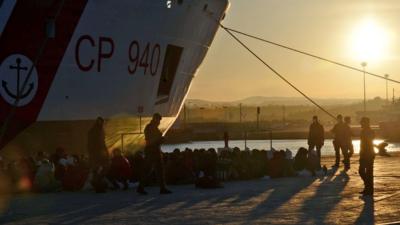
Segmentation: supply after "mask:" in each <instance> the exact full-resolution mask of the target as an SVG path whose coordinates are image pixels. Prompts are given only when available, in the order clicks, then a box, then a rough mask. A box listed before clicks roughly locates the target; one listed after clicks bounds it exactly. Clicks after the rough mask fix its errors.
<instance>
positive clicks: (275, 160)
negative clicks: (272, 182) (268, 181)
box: [268, 151, 285, 178]
mask: <svg viewBox="0 0 400 225" xmlns="http://www.w3.org/2000/svg"><path fill="white" fill-rule="evenodd" d="M284 161H285V158H284V157H283V155H282V154H281V153H280V152H278V151H275V152H274V156H273V157H272V159H271V160H270V161H269V168H268V171H269V176H270V177H271V178H280V177H283V176H284V163H285V162H284Z"/></svg>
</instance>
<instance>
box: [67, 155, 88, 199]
mask: <svg viewBox="0 0 400 225" xmlns="http://www.w3.org/2000/svg"><path fill="white" fill-rule="evenodd" d="M88 176H89V169H88V168H87V167H86V166H85V165H84V164H82V163H81V161H80V159H79V157H78V156H76V155H74V156H68V157H67V160H66V170H65V174H64V177H63V179H62V186H63V189H64V190H66V191H79V190H81V189H82V188H83V186H84V185H85V182H86V180H87V178H88Z"/></svg>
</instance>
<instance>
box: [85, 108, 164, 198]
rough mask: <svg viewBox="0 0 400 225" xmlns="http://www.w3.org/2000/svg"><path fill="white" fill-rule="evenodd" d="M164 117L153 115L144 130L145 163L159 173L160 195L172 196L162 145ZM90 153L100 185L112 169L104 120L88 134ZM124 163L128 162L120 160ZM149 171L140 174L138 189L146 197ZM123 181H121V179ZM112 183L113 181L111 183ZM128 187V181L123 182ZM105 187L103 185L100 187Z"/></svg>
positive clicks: (98, 121)
mask: <svg viewBox="0 0 400 225" xmlns="http://www.w3.org/2000/svg"><path fill="white" fill-rule="evenodd" d="M161 119H162V117H161V115H160V114H159V113H156V114H154V115H153V118H152V120H151V121H150V123H149V124H147V126H146V128H145V129H144V135H145V140H146V146H145V149H144V158H143V159H144V161H145V164H146V167H148V168H150V169H155V172H156V173H157V176H158V180H159V184H160V194H170V193H171V191H170V190H168V189H167V188H166V184H165V171H164V163H163V154H162V151H161V144H162V143H163V141H164V137H163V135H162V133H161V131H160V130H159V128H158V126H159V125H160V121H161ZM88 153H89V160H90V166H91V168H92V171H93V174H94V175H95V176H96V177H98V179H97V180H99V182H98V183H100V184H101V183H102V182H101V180H103V178H104V177H106V174H107V172H106V171H108V170H109V167H110V161H109V158H110V157H109V154H108V150H107V147H106V144H105V133H104V119H103V118H101V117H99V118H97V120H96V122H95V124H94V126H93V127H92V128H91V129H90V130H89V133H88ZM119 161H120V162H124V161H126V160H119ZM118 164H119V165H124V163H118ZM149 174H150V172H149V171H145V170H143V171H140V174H139V186H138V188H137V190H136V191H137V193H139V194H141V195H146V194H147V192H146V191H145V190H144V186H145V183H146V180H147V177H148V175H149ZM119 180H121V179H119ZM111 182H112V181H111ZM123 183H124V185H125V186H126V179H125V182H123ZM99 186H103V185H99Z"/></svg>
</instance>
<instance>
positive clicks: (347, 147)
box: [342, 116, 354, 170]
mask: <svg viewBox="0 0 400 225" xmlns="http://www.w3.org/2000/svg"><path fill="white" fill-rule="evenodd" d="M344 124H345V126H344V127H345V129H344V130H345V135H344V146H343V149H342V154H343V157H344V159H343V164H344V168H345V170H349V169H350V157H351V156H352V155H353V153H354V148H353V142H352V139H351V136H352V135H353V133H352V132H351V127H350V124H351V118H350V117H349V116H346V117H345V118H344Z"/></svg>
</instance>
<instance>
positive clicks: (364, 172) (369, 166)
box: [308, 115, 375, 196]
mask: <svg viewBox="0 0 400 225" xmlns="http://www.w3.org/2000/svg"><path fill="white" fill-rule="evenodd" d="M336 120H337V121H336V124H335V125H334V127H333V128H332V130H331V132H332V134H333V147H334V150H335V164H334V165H333V166H332V167H336V168H337V167H339V165H340V157H341V156H340V152H341V153H342V155H343V161H342V162H343V165H344V169H345V171H347V170H349V169H350V158H351V157H352V155H353V154H354V146H353V143H352V137H353V136H354V135H353V133H352V130H351V127H350V125H351V118H350V117H348V116H346V117H344V118H343V116H342V115H338V116H337V117H336ZM360 125H361V131H360V160H359V162H360V166H359V174H360V177H361V179H362V180H363V181H364V190H363V191H361V192H360V194H363V195H367V196H370V195H373V190H374V188H373V183H374V182H373V170H374V169H373V168H374V159H375V151H374V145H373V140H374V137H375V134H374V131H373V130H372V129H371V126H370V120H369V118H368V117H363V118H361V120H360ZM324 142H325V130H324V127H323V125H322V124H321V123H320V122H319V120H318V117H317V116H314V117H313V121H312V124H311V125H310V129H309V136H308V146H309V154H312V153H314V151H316V155H317V156H318V158H319V164H320V162H321V148H322V146H323V145H324ZM314 149H315V150H314Z"/></svg>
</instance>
